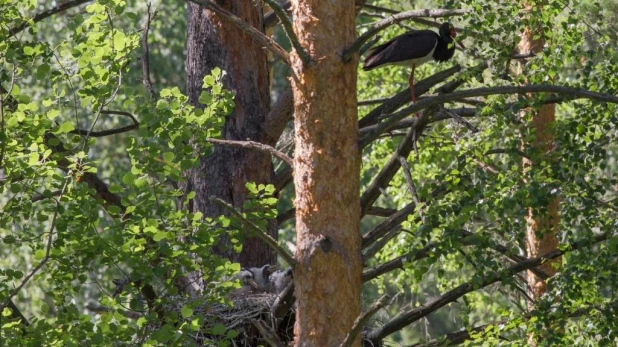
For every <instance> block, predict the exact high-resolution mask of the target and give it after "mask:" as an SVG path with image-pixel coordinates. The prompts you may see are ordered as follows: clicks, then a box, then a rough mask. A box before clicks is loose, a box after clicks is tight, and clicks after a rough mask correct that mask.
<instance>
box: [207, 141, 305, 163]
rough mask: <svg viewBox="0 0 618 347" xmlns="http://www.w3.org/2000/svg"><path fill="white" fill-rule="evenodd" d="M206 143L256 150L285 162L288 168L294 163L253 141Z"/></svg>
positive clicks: (273, 149) (285, 156)
mask: <svg viewBox="0 0 618 347" xmlns="http://www.w3.org/2000/svg"><path fill="white" fill-rule="evenodd" d="M207 141H208V142H210V143H216V144H220V145H225V146H231V147H241V148H251V149H257V150H259V151H261V152H266V153H269V154H271V155H273V156H275V157H277V158H279V159H281V160H283V161H285V162H286V163H288V165H290V167H293V166H294V161H293V160H292V158H290V157H288V156H287V155H286V154H285V153H283V152H280V151H278V150H277V149H275V148H273V147H271V146H269V145H265V144H263V143H259V142H255V141H233V140H220V139H208V140H207Z"/></svg>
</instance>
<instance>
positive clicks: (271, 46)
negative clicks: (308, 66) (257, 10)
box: [185, 0, 291, 66]
mask: <svg viewBox="0 0 618 347" xmlns="http://www.w3.org/2000/svg"><path fill="white" fill-rule="evenodd" d="M185 1H187V2H192V3H194V4H196V5H199V6H202V7H204V8H207V9H209V10H210V11H212V12H214V13H216V14H217V15H219V17H220V18H221V19H224V20H226V21H228V22H230V23H232V24H233V25H235V26H236V27H237V28H238V29H240V30H242V31H243V32H245V33H246V34H248V35H249V36H251V37H252V38H253V39H254V40H256V41H257V42H259V43H261V44H262V45H263V46H264V47H266V49H268V50H269V51H271V52H272V53H273V54H274V55H276V56H277V57H279V58H280V59H281V60H283V62H285V63H286V64H287V65H288V66H289V65H291V61H290V55H289V54H288V52H286V51H285V49H283V48H282V47H281V46H279V44H278V43H277V42H275V41H274V40H273V39H271V38H270V37H268V36H266V35H264V33H262V32H261V31H259V30H258V29H256V28H254V27H252V26H251V25H249V24H247V23H246V22H244V21H243V20H242V19H240V18H238V17H237V16H235V15H233V14H232V13H230V12H228V11H226V10H225V9H223V8H221V7H220V6H219V5H217V4H215V3H214V2H212V1H209V0H185Z"/></svg>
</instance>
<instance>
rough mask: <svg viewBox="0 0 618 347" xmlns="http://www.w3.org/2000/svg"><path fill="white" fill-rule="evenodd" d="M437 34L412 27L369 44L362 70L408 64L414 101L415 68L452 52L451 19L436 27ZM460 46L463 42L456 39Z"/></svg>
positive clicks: (453, 29) (440, 60)
mask: <svg viewBox="0 0 618 347" xmlns="http://www.w3.org/2000/svg"><path fill="white" fill-rule="evenodd" d="M439 32H440V35H438V34H436V33H435V32H434V31H432V30H414V31H409V32H407V33H405V34H403V35H399V36H397V37H395V38H394V39H392V40H390V41H388V42H386V43H383V44H381V45H379V46H376V47H374V48H372V50H371V52H370V53H369V55H368V56H367V58H366V59H365V64H364V65H363V70H365V71H368V70H373V69H375V68H377V67H380V66H382V65H403V66H411V67H412V73H411V74H410V78H409V79H408V82H409V83H410V93H411V95H412V102H414V103H416V95H414V69H416V67H417V66H419V65H421V64H423V63H425V62H427V61H429V60H431V59H432V58H433V60H435V61H438V62H445V61H447V60H449V59H451V57H453V54H455V42H456V41H455V40H454V39H453V38H454V37H455V36H457V33H456V32H455V28H454V27H453V26H452V25H451V23H448V22H447V23H444V24H442V25H441V26H440V29H439ZM459 45H460V46H461V48H462V49H464V46H463V45H462V44H461V43H459Z"/></svg>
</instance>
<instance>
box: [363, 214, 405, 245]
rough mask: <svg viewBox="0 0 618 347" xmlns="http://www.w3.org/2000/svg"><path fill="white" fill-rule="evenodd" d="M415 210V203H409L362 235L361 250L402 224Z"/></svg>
mask: <svg viewBox="0 0 618 347" xmlns="http://www.w3.org/2000/svg"><path fill="white" fill-rule="evenodd" d="M415 209H416V204H415V203H410V204H408V205H406V206H404V207H403V208H402V209H401V210H399V211H397V213H395V214H393V215H391V216H390V217H388V218H387V219H385V220H383V221H382V223H380V224H378V225H376V226H375V227H374V228H373V229H371V230H369V231H368V232H366V233H365V235H363V241H362V246H363V248H367V247H369V246H371V245H372V244H373V243H375V242H376V241H377V240H378V239H379V238H381V237H382V236H384V235H385V234H386V233H387V232H388V231H389V230H391V229H393V228H396V227H397V226H399V225H400V224H401V223H403V222H404V221H405V220H406V219H407V218H408V216H409V215H410V214H412V213H413V212H414V210H415Z"/></svg>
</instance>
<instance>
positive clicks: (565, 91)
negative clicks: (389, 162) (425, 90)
mask: <svg viewBox="0 0 618 347" xmlns="http://www.w3.org/2000/svg"><path fill="white" fill-rule="evenodd" d="M526 93H556V94H562V95H566V96H570V98H571V100H575V99H583V98H585V99H590V100H595V101H601V102H609V103H618V97H616V96H613V95H607V94H601V93H596V92H592V91H589V90H584V89H578V88H572V87H566V86H555V85H548V84H536V85H534V84H533V85H524V86H499V87H487V88H475V89H468V90H462V91H459V92H453V93H450V94H442V95H438V96H435V97H431V98H426V99H422V100H419V101H418V102H417V103H416V104H414V105H411V106H408V107H406V108H404V109H403V110H401V111H399V112H396V113H393V114H391V115H389V118H388V119H387V120H385V121H384V122H382V123H381V124H379V125H378V127H377V128H376V130H375V131H374V132H372V133H369V134H367V135H366V136H364V137H363V138H362V139H361V140H360V144H361V145H360V147H361V148H362V147H365V146H366V145H367V144H369V143H371V142H372V141H374V140H375V139H377V138H378V137H379V136H380V135H381V134H383V133H385V132H387V131H389V130H390V129H391V128H392V127H394V126H395V124H397V123H398V122H399V121H400V120H402V119H403V118H405V117H406V116H409V115H411V114H413V113H416V112H418V111H420V110H422V109H425V108H427V107H431V106H435V105H440V104H444V103H447V102H454V101H458V100H461V99H464V98H470V97H477V96H489V95H500V94H526Z"/></svg>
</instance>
